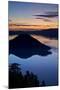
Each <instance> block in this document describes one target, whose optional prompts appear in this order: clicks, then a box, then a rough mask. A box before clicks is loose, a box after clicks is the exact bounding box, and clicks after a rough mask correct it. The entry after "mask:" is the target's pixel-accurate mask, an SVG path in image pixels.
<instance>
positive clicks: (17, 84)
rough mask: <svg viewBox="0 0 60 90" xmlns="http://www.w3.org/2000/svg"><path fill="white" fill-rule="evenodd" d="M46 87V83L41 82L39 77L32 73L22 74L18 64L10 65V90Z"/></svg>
mask: <svg viewBox="0 0 60 90" xmlns="http://www.w3.org/2000/svg"><path fill="white" fill-rule="evenodd" d="M39 86H40V87H42V86H46V84H45V81H44V80H43V81H42V82H40V81H39V79H38V77H37V76H36V75H35V74H34V73H33V72H30V71H26V73H25V74H23V73H22V70H21V66H20V65H19V64H18V63H13V64H10V65H9V89H14V88H25V87H26V88H28V87H39Z"/></svg>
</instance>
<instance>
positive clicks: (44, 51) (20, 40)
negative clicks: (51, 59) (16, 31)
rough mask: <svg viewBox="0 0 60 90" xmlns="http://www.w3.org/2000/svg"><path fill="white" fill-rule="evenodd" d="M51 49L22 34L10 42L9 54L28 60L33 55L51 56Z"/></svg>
mask: <svg viewBox="0 0 60 90" xmlns="http://www.w3.org/2000/svg"><path fill="white" fill-rule="evenodd" d="M50 49H51V48H50V47H48V46H46V45H44V44H42V43H40V42H39V41H37V40H36V39H35V38H33V37H31V36H30V35H28V34H20V35H19V36H18V37H16V38H15V39H13V40H10V41H9V54H14V55H16V56H18V57H21V58H28V57H31V56H32V55H41V56H46V55H48V54H51V52H50V51H49V50H50Z"/></svg>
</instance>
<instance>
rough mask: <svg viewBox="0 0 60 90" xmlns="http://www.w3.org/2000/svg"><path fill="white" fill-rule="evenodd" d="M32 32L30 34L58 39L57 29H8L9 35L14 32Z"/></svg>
mask: <svg viewBox="0 0 60 90" xmlns="http://www.w3.org/2000/svg"><path fill="white" fill-rule="evenodd" d="M22 33H26V34H32V35H41V36H44V37H48V38H51V39H58V29H57V28H54V29H45V30H28V31H20V30H19V31H9V35H15V34H18V35H19V34H22Z"/></svg>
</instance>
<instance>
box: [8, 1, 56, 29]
mask: <svg viewBox="0 0 60 90" xmlns="http://www.w3.org/2000/svg"><path fill="white" fill-rule="evenodd" d="M8 19H9V28H11V29H44V28H57V27H58V5H57V4H41V3H27V2H15V1H9V9H8Z"/></svg>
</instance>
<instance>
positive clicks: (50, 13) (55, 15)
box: [34, 12, 58, 18]
mask: <svg viewBox="0 0 60 90" xmlns="http://www.w3.org/2000/svg"><path fill="white" fill-rule="evenodd" d="M34 16H36V17H47V18H53V17H57V16H58V12H45V13H44V14H42V15H41V14H36V15H34Z"/></svg>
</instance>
